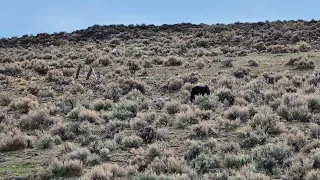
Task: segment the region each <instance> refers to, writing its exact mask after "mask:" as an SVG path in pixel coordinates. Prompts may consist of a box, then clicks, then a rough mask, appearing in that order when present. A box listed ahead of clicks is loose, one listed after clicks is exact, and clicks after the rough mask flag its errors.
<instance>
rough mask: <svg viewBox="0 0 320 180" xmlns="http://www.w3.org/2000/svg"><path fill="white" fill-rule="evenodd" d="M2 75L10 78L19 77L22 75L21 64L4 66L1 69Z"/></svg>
mask: <svg viewBox="0 0 320 180" xmlns="http://www.w3.org/2000/svg"><path fill="white" fill-rule="evenodd" d="M0 73H2V74H4V75H8V76H17V75H20V74H21V73H22V68H21V67H20V65H19V64H17V63H13V64H4V66H2V67H0Z"/></svg>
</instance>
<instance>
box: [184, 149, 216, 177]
mask: <svg viewBox="0 0 320 180" xmlns="http://www.w3.org/2000/svg"><path fill="white" fill-rule="evenodd" d="M190 163H191V167H192V168H194V169H195V170H196V171H197V172H198V173H201V174H204V173H208V172H209V171H210V170H212V169H216V168H220V167H221V160H220V158H219V157H218V156H217V155H209V154H204V153H201V154H199V155H198V156H197V157H196V158H195V159H193V160H192V161H191V162H190Z"/></svg>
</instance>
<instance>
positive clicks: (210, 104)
mask: <svg viewBox="0 0 320 180" xmlns="http://www.w3.org/2000/svg"><path fill="white" fill-rule="evenodd" d="M218 103H219V101H218V98H217V97H215V96H196V98H195V101H194V104H196V105H198V106H199V107H200V109H202V110H215V109H216V108H217V107H218Z"/></svg>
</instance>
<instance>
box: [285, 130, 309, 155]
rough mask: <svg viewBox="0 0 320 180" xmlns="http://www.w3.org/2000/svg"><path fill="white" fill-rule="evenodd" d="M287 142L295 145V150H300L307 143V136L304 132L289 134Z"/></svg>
mask: <svg viewBox="0 0 320 180" xmlns="http://www.w3.org/2000/svg"><path fill="white" fill-rule="evenodd" d="M287 144H288V145H290V146H293V147H294V150H295V151H300V149H302V148H303V147H304V146H305V145H306V144H307V137H306V136H305V135H304V134H303V133H302V132H297V133H295V134H289V135H288V136H287Z"/></svg>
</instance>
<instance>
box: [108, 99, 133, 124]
mask: <svg viewBox="0 0 320 180" xmlns="http://www.w3.org/2000/svg"><path fill="white" fill-rule="evenodd" d="M138 109H139V108H138V104H137V103H136V102H134V101H130V100H127V101H123V102H121V103H120V104H117V106H116V107H115V110H114V111H113V117H114V118H117V119H120V120H126V119H127V118H133V117H136V115H137V113H138Z"/></svg>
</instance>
